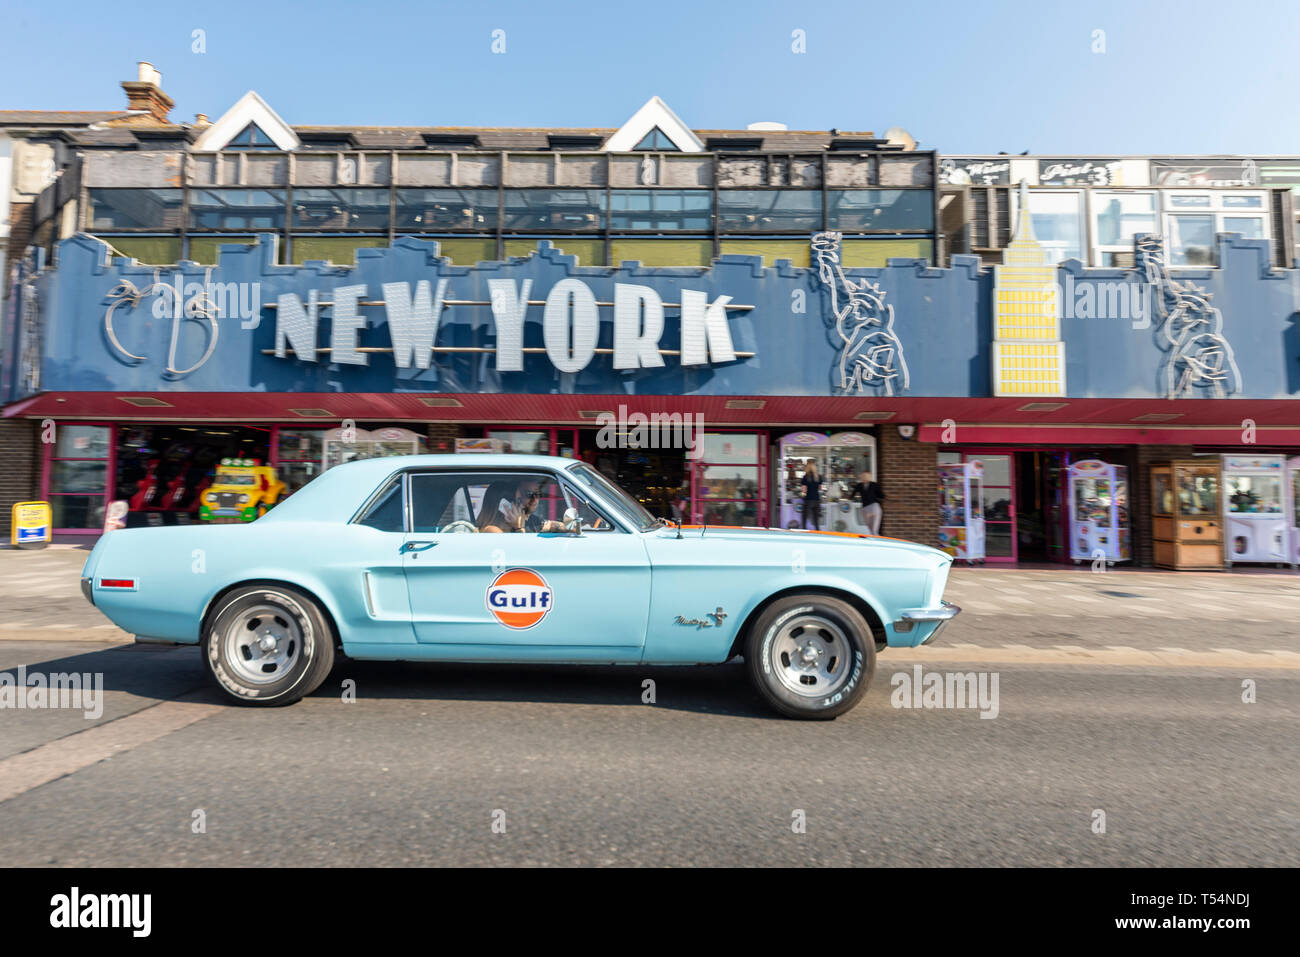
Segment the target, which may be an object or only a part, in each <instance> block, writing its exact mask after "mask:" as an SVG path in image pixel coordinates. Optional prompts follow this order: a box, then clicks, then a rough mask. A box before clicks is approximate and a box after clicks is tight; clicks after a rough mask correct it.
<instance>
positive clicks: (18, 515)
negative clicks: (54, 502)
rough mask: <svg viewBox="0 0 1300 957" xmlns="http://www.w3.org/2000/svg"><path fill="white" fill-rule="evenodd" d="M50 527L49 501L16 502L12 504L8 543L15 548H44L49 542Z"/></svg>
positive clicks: (51, 525) (51, 522)
mask: <svg viewBox="0 0 1300 957" xmlns="http://www.w3.org/2000/svg"><path fill="white" fill-rule="evenodd" d="M52 529H53V516H52V515H51V513H50V503H49V502H18V503H16V504H15V505H14V510H13V523H12V525H11V527H10V530H9V543H10V544H11V545H14V546H15V547H17V548H44V547H45V546H46V545H48V544H49V543H50V533H51V531H52Z"/></svg>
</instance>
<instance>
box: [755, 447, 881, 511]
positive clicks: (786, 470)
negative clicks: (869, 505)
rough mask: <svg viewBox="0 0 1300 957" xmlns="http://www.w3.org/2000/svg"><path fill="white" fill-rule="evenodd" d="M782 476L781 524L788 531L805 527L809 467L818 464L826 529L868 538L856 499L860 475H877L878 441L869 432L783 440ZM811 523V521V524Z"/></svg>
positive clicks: (779, 484) (777, 483)
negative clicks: (805, 481)
mask: <svg viewBox="0 0 1300 957" xmlns="http://www.w3.org/2000/svg"><path fill="white" fill-rule="evenodd" d="M780 444H781V458H780V462H779V464H778V465H777V468H779V469H780V473H779V474H778V476H777V482H776V487H777V488H779V489H780V491H781V506H780V516H779V517H780V522H781V527H782V528H800V527H802V525H803V485H802V483H801V481H800V480H801V479H802V478H803V473H804V463H805V462H807V460H808V459H812V460H813V461H814V462H816V463H817V474H818V475H820V476H821V479H822V498H821V507H822V515H821V527H822V528H823V529H824V530H826V531H832V532H857V533H859V534H864V535H865V534H867V533H868V529H867V526H866V524H865V523H863V522H862V521H861V516H862V510H861V509H860V508H859V507H858V503H857V501H856V500H854V498H853V487H854V486H855V485H857V483H858V475H859V474H860V473H862V472H870V473H871V474H872V475H874V476H875V477H876V481H877V482H879V481H880V475H879V473H878V472H877V471H876V439H875V437H874V436H871V435H867V434H866V433H865V432H835V433H833V434H831V435H827V434H825V433H823V432H794V433H791V434H790V435H787V436H784V437H783V438H782V439H781V443H780ZM886 504H888V503H886ZM809 524H810V525H811V523H809Z"/></svg>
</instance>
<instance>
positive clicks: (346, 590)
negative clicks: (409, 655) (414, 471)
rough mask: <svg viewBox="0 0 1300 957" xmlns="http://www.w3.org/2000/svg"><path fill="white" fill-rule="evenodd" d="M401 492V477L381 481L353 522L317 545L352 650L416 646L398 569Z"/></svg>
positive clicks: (402, 536) (403, 573) (402, 525)
mask: <svg viewBox="0 0 1300 957" xmlns="http://www.w3.org/2000/svg"><path fill="white" fill-rule="evenodd" d="M405 491H406V489H405V482H404V480H403V478H402V477H401V476H397V477H396V478H393V479H390V480H388V481H386V482H385V483H384V485H383V486H382V487H380V488H378V489H376V490H375V493H374V495H372V496H371V498H370V500H369V501H368V502H367V503H366V505H365V507H364V508H363V509H362V510H361V512H360V514H359V515H358V516H357V518H356V520H355V521H353V522H351V523H349V524H347V525H344V526H340V527H339V528H337V529H335V530H333V531H332V533H331V535H330V538H329V540H328V541H322V542H319V543H318V544H317V548H316V550H315V553H314V554H315V557H316V559H317V560H318V563H319V564H318V568H319V574H320V576H321V579H322V581H324V583H325V584H326V585H327V586H328V587H329V588H330V590H331V591H332V592H333V594H334V595H335V596H336V598H337V606H338V610H337V614H338V615H339V616H340V618H341V620H340V621H339V623H338V624H339V627H340V630H341V631H342V632H343V636H344V642H345V647H346V648H347V649H349V650H350V651H351V653H357V652H358V650H360V649H361V646H371V648H372V650H374V649H376V648H378V646H381V645H414V644H415V633H414V631H413V630H412V628H411V605H410V598H409V596H408V592H407V587H406V571H405V568H404V567H403V547H404V543H405V540H406V521H405V517H406V502H405Z"/></svg>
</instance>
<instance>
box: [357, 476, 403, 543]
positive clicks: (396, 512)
mask: <svg viewBox="0 0 1300 957" xmlns="http://www.w3.org/2000/svg"><path fill="white" fill-rule="evenodd" d="M404 518H405V517H404V516H403V514H402V480H401V479H400V478H397V479H394V480H393V481H392V482H390V483H389V484H388V487H387V488H386V489H385V490H384V491H383V492H381V493H380V495H379V497H378V498H377V499H375V501H374V502H373V503H372V504H371V506H370V508H368V509H366V513H365V515H363V516H362V517H361V518H360V519H359V520H358V522H357V524H359V525H369V526H370V527H371V528H376V529H378V530H379V531H381V532H401V531H405V529H406V522H405V521H404Z"/></svg>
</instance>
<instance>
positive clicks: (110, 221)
mask: <svg viewBox="0 0 1300 957" xmlns="http://www.w3.org/2000/svg"><path fill="white" fill-rule="evenodd" d="M180 224H181V191H180V190H179V189H92V190H90V228H91V229H93V230H113V229H179V228H180Z"/></svg>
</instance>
